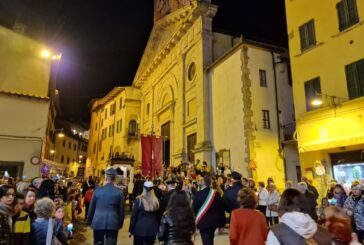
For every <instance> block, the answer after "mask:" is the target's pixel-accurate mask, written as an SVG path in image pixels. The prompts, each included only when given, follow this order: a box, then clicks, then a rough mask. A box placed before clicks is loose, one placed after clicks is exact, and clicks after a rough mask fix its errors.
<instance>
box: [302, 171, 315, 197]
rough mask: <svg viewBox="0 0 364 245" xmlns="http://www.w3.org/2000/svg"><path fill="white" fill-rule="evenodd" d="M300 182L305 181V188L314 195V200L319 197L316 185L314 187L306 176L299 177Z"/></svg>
mask: <svg viewBox="0 0 364 245" xmlns="http://www.w3.org/2000/svg"><path fill="white" fill-rule="evenodd" d="M301 180H302V182H305V183H306V185H307V190H309V191H310V192H312V193H313V195H314V197H315V201H317V199H318V198H319V193H318V191H317V189H316V187H314V186H313V185H312V184H311V182H312V181H310V180H309V179H308V178H307V177H302V178H301Z"/></svg>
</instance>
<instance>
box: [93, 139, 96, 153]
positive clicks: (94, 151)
mask: <svg viewBox="0 0 364 245" xmlns="http://www.w3.org/2000/svg"><path fill="white" fill-rule="evenodd" d="M93 153H94V154H95V153H96V142H95V143H94V150H93Z"/></svg>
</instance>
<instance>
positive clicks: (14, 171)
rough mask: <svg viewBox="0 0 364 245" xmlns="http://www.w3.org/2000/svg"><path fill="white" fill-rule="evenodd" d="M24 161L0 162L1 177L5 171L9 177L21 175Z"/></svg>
mask: <svg viewBox="0 0 364 245" xmlns="http://www.w3.org/2000/svg"><path fill="white" fill-rule="evenodd" d="M23 169H24V162H1V163H0V178H3V176H4V174H5V171H6V172H7V174H9V177H13V178H14V177H19V178H21V177H22V175H23Z"/></svg>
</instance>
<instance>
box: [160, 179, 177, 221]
mask: <svg viewBox="0 0 364 245" xmlns="http://www.w3.org/2000/svg"><path fill="white" fill-rule="evenodd" d="M166 184H167V191H168V192H167V193H165V194H164V195H163V196H162V201H161V205H160V207H159V212H160V214H161V215H162V214H163V213H164V211H166V208H167V206H168V203H169V199H170V197H171V196H172V194H173V193H174V191H175V189H176V181H175V180H174V179H172V180H167V181H166ZM161 217H162V216H161Z"/></svg>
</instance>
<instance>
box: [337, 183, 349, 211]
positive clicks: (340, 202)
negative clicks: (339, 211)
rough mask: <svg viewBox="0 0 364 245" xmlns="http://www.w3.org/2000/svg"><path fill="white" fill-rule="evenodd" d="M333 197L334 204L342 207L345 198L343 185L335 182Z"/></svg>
mask: <svg viewBox="0 0 364 245" xmlns="http://www.w3.org/2000/svg"><path fill="white" fill-rule="evenodd" d="M334 198H335V200H336V206H338V207H340V208H342V207H343V206H344V203H345V200H346V198H347V195H346V192H345V190H344V187H343V186H342V185H340V184H336V185H335V188H334Z"/></svg>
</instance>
